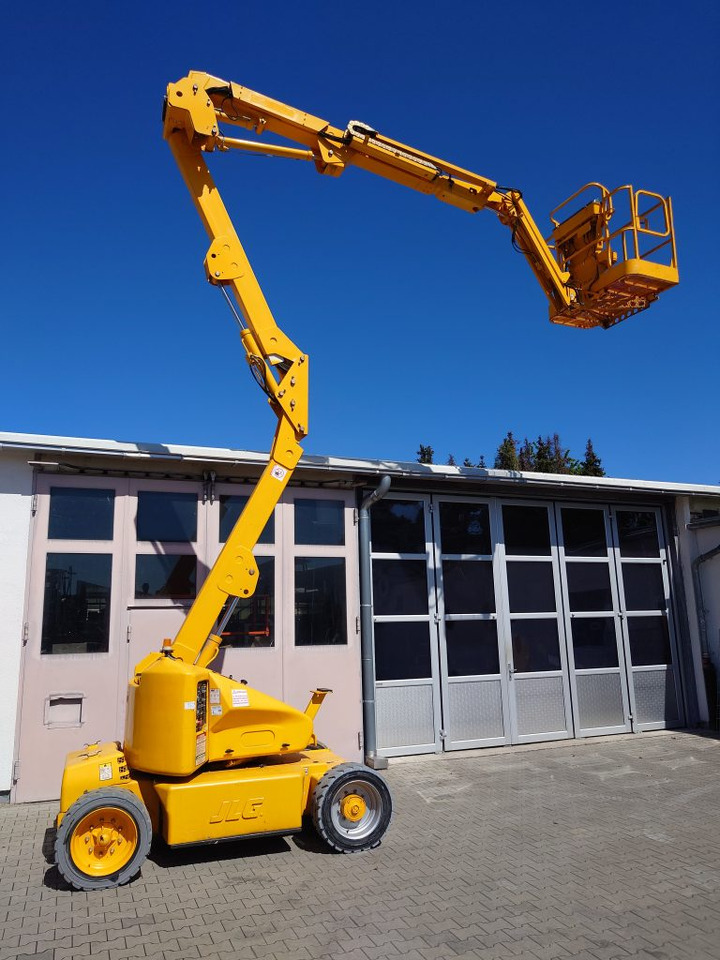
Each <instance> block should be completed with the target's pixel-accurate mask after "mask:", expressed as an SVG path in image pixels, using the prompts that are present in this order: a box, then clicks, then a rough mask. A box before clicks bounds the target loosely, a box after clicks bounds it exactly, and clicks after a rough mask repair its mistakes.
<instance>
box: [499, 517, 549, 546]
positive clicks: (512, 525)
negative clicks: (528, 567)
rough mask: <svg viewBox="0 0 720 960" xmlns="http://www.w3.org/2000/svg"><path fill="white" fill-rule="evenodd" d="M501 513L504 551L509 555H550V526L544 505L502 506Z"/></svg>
mask: <svg viewBox="0 0 720 960" xmlns="http://www.w3.org/2000/svg"><path fill="white" fill-rule="evenodd" d="M502 513H503V529H504V531H505V552H506V553H508V554H509V555H510V556H526V557H549V556H550V526H549V524H548V512H547V508H546V507H509V506H504V507H503V508H502Z"/></svg>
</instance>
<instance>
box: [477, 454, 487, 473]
mask: <svg viewBox="0 0 720 960" xmlns="http://www.w3.org/2000/svg"><path fill="white" fill-rule="evenodd" d="M477 465H478V467H480V469H481V470H487V464H486V463H485V455H484V454H482V453H481V454H480V459H479V460H478V462H477Z"/></svg>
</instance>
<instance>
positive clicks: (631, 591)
mask: <svg viewBox="0 0 720 960" xmlns="http://www.w3.org/2000/svg"><path fill="white" fill-rule="evenodd" d="M622 571H623V584H624V586H625V605H626V607H627V609H628V610H664V609H665V606H666V604H665V587H664V586H663V577H662V568H661V566H660V564H659V563H624V564H623V565H622Z"/></svg>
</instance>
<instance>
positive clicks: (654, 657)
mask: <svg viewBox="0 0 720 960" xmlns="http://www.w3.org/2000/svg"><path fill="white" fill-rule="evenodd" d="M627 625H628V634H629V636H630V657H631V659H632V663H633V666H634V667H650V666H653V665H655V664H661V663H670V662H671V660H672V657H671V654H670V634H669V633H668V626H667V620H666V618H665V617H628V618H627Z"/></svg>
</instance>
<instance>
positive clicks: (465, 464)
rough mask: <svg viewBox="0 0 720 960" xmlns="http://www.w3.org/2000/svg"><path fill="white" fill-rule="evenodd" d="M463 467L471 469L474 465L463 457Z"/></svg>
mask: <svg viewBox="0 0 720 960" xmlns="http://www.w3.org/2000/svg"><path fill="white" fill-rule="evenodd" d="M463 466H464V467H472V466H474V464H473V462H472V460H470V459H469V458H468V457H465V459H464V460H463Z"/></svg>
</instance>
